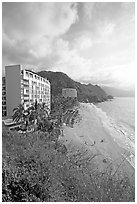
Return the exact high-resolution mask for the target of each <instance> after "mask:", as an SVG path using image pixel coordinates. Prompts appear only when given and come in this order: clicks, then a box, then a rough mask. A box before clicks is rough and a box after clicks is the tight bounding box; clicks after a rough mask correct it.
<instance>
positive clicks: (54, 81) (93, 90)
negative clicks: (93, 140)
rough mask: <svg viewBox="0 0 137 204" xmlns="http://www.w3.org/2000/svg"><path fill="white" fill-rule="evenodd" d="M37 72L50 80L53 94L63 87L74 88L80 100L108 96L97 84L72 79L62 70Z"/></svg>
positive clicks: (92, 99)
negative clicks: (82, 82)
mask: <svg viewBox="0 0 137 204" xmlns="http://www.w3.org/2000/svg"><path fill="white" fill-rule="evenodd" d="M37 74H39V75H40V76H42V77H44V78H47V79H48V80H49V81H50V83H51V91H52V95H53V96H57V95H59V94H61V93H62V89H63V88H75V89H76V90H77V93H78V100H79V101H80V102H87V101H89V102H102V101H105V100H107V99H108V98H109V97H108V95H107V94H106V93H105V91H104V90H103V89H101V88H100V87H99V86H97V85H95V86H94V85H92V84H88V85H86V84H81V83H79V82H76V81H74V80H72V79H71V78H70V77H68V76H67V75H66V74H64V73H62V72H52V71H41V72H38V73H37Z"/></svg>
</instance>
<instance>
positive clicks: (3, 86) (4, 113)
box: [2, 77, 7, 116]
mask: <svg viewBox="0 0 137 204" xmlns="http://www.w3.org/2000/svg"><path fill="white" fill-rule="evenodd" d="M6 115H7V107H6V82H5V77H2V116H6Z"/></svg>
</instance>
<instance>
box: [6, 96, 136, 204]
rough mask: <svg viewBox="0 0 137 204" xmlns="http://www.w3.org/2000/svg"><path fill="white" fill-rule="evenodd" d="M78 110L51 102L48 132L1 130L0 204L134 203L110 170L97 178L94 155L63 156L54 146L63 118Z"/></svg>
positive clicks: (126, 185)
mask: <svg viewBox="0 0 137 204" xmlns="http://www.w3.org/2000/svg"><path fill="white" fill-rule="evenodd" d="M75 105H78V104H77V101H74V100H72V99H60V98H59V97H58V98H54V99H53V103H52V112H51V118H52V120H56V122H57V125H56V126H55V127H54V128H53V129H52V131H50V132H49V131H48V130H45V131H41V130H39V131H35V132H33V133H27V132H26V133H24V134H19V133H17V132H16V131H9V130H7V129H6V128H5V127H4V126H3V135H2V136H3V160H2V164H3V169H2V170H3V171H2V199H3V201H4V202H9V201H11V202H21V201H26V202H28V201H29V202H34V201H35V202H38V201H41V202H43V201H44V202H48V201H50V202H51V201H52V202H61V201H62V202H67V201H69V202H74V201H75V202H86V201H89V202H92V201H93V202H95V201H96V202H100V201H105V202H106V201H114V202H116V201H127V202H128V201H130V202H131V201H134V199H135V194H134V193H135V192H134V190H135V189H134V186H133V185H132V184H131V183H130V181H129V179H128V178H127V177H126V176H121V175H118V170H117V173H115V174H114V173H113V171H112V167H111V166H110V167H108V168H106V171H105V172H98V170H97V166H96V165H95V163H94V157H95V155H91V153H90V154H89V153H88V152H86V151H85V150H84V149H83V150H81V151H74V150H73V151H72V150H67V149H66V147H65V146H64V145H63V144H62V143H61V142H60V141H59V139H58V138H59V135H60V125H61V123H62V120H60V119H61V118H62V115H63V114H64V113H65V112H67V110H68V109H69V110H71V109H73V108H74V106H75Z"/></svg>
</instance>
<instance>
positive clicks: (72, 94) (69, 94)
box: [62, 88, 77, 98]
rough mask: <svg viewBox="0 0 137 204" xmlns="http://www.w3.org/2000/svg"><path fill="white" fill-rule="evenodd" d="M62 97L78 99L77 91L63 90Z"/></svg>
mask: <svg viewBox="0 0 137 204" xmlns="http://www.w3.org/2000/svg"><path fill="white" fill-rule="evenodd" d="M62 96H63V97H65V98H67V97H71V98H76V97H77V90H76V89H72V88H65V89H62Z"/></svg>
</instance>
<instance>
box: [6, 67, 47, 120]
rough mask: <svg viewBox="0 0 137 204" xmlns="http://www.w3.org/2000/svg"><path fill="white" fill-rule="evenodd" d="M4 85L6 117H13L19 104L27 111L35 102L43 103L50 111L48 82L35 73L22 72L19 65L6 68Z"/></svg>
mask: <svg viewBox="0 0 137 204" xmlns="http://www.w3.org/2000/svg"><path fill="white" fill-rule="evenodd" d="M5 84H6V86H5V87H6V113H7V115H9V116H11V115H13V109H14V108H16V107H17V106H18V105H19V104H24V108H25V109H27V108H28V107H29V106H30V105H32V104H33V103H35V101H37V102H38V103H45V104H46V105H47V107H48V108H49V109H50V95H51V93H50V91H51V90H50V82H49V81H48V80H47V79H45V78H43V77H41V76H39V75H38V74H36V73H35V72H33V71H31V70H27V69H24V70H23V69H22V66H21V65H12V66H6V67H5ZM3 99H4V98H3ZM3 103H4V101H3Z"/></svg>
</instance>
